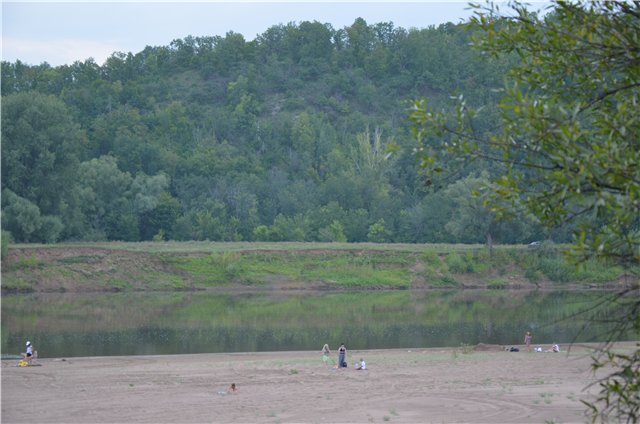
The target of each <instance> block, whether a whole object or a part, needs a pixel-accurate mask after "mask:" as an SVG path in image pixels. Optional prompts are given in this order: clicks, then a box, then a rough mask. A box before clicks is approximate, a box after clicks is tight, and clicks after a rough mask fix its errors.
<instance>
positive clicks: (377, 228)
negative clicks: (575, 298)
mask: <svg viewBox="0 0 640 424" xmlns="http://www.w3.org/2000/svg"><path fill="white" fill-rule="evenodd" d="M469 41H470V34H468V32H467V31H466V30H465V29H464V28H463V27H462V26H461V25H454V24H445V25H441V26H439V27H429V28H425V29H410V30H406V29H403V28H396V27H394V25H393V24H391V23H377V24H368V23H367V22H365V21H364V20H362V19H357V20H356V21H355V22H354V23H353V24H352V25H351V26H349V27H345V28H341V29H335V28H332V27H331V26H330V25H328V24H322V23H319V22H302V23H299V24H294V23H291V24H288V25H275V26H273V27H271V28H269V29H268V30H267V31H266V32H264V33H263V34H262V35H260V36H258V37H257V38H256V39H255V40H253V41H246V40H245V39H244V38H243V36H242V35H240V34H236V33H233V32H230V33H228V34H227V35H226V36H225V37H217V36H216V37H192V36H188V37H186V38H184V39H179V40H175V41H173V42H172V43H171V44H170V45H169V46H163V47H147V48H145V49H144V50H143V51H141V52H138V53H119V52H117V53H114V54H113V55H112V56H111V57H109V58H108V59H107V60H106V62H105V63H104V64H103V65H99V64H96V63H95V62H94V61H92V60H87V61H84V62H76V63H74V64H73V65H69V66H59V67H51V66H49V65H47V64H46V63H44V64H40V65H37V66H28V65H25V64H23V63H21V62H20V61H17V62H15V63H8V62H2V228H3V231H5V232H9V233H10V234H11V236H12V238H13V239H14V240H15V241H20V242H55V241H61V240H125V241H137V240H151V239H156V240H159V239H165V240H167V239H170V240H259V241H280V240H291V241H350V242H361V241H374V242H378V241H380V242H382V241H385V242H444V241H446V242H484V241H485V240H486V239H487V237H488V236H490V237H491V239H493V240H494V241H497V242H502V243H511V242H528V241H531V240H534V239H538V238H541V237H543V236H544V235H543V234H542V233H541V230H540V229H539V227H538V226H536V225H535V224H532V223H527V221H526V220H525V219H524V218H521V219H518V220H514V221H510V222H506V223H500V224H498V223H495V222H494V221H493V217H492V215H491V213H489V211H487V210H485V209H484V208H483V206H482V202H481V200H477V201H476V200H475V199H474V198H473V197H472V196H471V193H472V192H473V191H474V190H475V189H476V188H477V187H478V183H479V181H481V180H483V179H486V178H487V177H488V175H489V174H488V173H491V172H495V171H496V170H495V169H494V168H495V164H493V165H491V166H488V165H487V164H481V163H474V164H470V165H468V166H467V167H466V168H464V172H463V173H460V174H458V175H457V179H449V180H446V181H444V182H443V183H442V184H436V186H437V188H438V189H439V190H434V189H431V188H430V187H433V186H427V185H425V184H424V182H423V181H422V179H421V178H420V176H419V171H418V169H419V163H418V161H417V159H416V158H415V156H414V153H413V152H412V147H413V143H414V142H413V141H412V137H411V132H410V128H409V124H408V122H407V119H406V117H407V112H406V111H407V107H408V104H407V100H410V99H413V98H417V97H421V96H425V97H427V98H428V99H429V101H430V102H431V104H434V105H436V106H438V105H442V104H444V102H445V101H447V100H448V98H449V97H450V96H451V95H452V94H457V93H464V95H465V97H466V98H467V99H468V101H469V102H470V103H472V104H475V105H484V106H485V107H487V108H488V109H490V110H495V103H496V98H495V97H494V96H496V94H495V88H497V87H500V86H501V84H502V81H503V77H504V74H505V70H504V69H506V66H505V65H506V64H505V63H497V62H496V61H495V60H493V61H492V60H488V59H487V58H482V57H480V55H479V53H478V52H477V51H475V50H473V49H472V48H471V47H470V46H469ZM491 115H492V114H491V113H489V114H488V116H491ZM494 116H495V114H494ZM491 124H492V123H491V122H486V126H487V129H489V128H491ZM391 145H393V146H395V147H396V149H395V150H396V151H395V153H394V154H393V155H388V151H389V149H388V147H389V146H391ZM398 147H399V148H398ZM460 159H464V158H460ZM555 236H556V237H558V238H560V239H561V238H562V235H558V234H555Z"/></svg>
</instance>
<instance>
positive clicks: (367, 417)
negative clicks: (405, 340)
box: [1, 342, 634, 423]
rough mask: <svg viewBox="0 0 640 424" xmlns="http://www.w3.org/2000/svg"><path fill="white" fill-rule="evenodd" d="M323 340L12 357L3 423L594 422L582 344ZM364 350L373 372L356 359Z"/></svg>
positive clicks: (6, 367)
mask: <svg viewBox="0 0 640 424" xmlns="http://www.w3.org/2000/svg"><path fill="white" fill-rule="evenodd" d="M594 346H595V345H594ZM620 346H621V347H622V348H625V349H632V348H633V346H634V343H632V342H630V343H623V344H620ZM320 347H322V343H321V344H320V346H318V352H307V351H305V352H267V353H234V354H197V355H162V356H127V357H86V358H51V359H42V358H41V359H39V360H38V363H39V366H31V367H22V368H20V367H17V363H18V361H17V360H4V361H2V417H1V418H2V423H211V422H215V423H368V422H373V423H384V422H389V423H459V422H469V423H543V422H546V421H553V422H556V423H572V422H586V421H587V418H586V416H585V406H584V405H583V404H582V403H581V402H580V399H589V398H590V396H593V394H595V393H596V392H597V389H598V387H597V386H594V387H591V388H587V386H589V384H590V383H592V382H594V379H595V377H594V376H593V374H592V373H591V371H590V364H591V359H590V357H589V355H588V352H589V348H588V346H585V345H580V346H574V347H573V348H572V349H571V351H570V352H569V353H567V352H561V353H537V352H524V351H521V352H505V351H502V350H499V349H500V347H497V346H495V347H494V346H479V347H478V348H477V349H472V348H465V349H462V348H458V349H451V348H449V349H445V348H443V349H437V348H431V349H396V350H367V351H355V350H349V351H348V354H347V359H348V363H349V367H348V368H347V369H341V370H338V369H336V368H334V367H333V366H326V365H325V364H324V363H323V362H322V360H321V353H320ZM335 347H337V346H335ZM561 347H563V348H564V347H565V346H561ZM347 348H349V346H348V345H347ZM360 357H363V358H364V359H365V360H366V363H367V367H368V369H367V370H366V371H358V370H356V369H354V367H353V364H354V363H355V362H356V361H357V360H358V359H359V358H360ZM332 358H333V359H336V358H337V353H335V352H334V354H333V355H332ZM231 383H236V385H237V387H238V392H237V393H235V394H229V393H226V391H227V389H228V387H229V385H230V384H231Z"/></svg>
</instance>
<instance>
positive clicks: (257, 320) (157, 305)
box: [2, 291, 624, 356]
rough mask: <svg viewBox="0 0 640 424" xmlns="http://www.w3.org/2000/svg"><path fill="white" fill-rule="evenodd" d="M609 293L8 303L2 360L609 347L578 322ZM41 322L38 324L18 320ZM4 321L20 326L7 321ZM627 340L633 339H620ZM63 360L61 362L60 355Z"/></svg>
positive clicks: (594, 327) (10, 299) (13, 299)
mask: <svg viewBox="0 0 640 424" xmlns="http://www.w3.org/2000/svg"><path fill="white" fill-rule="evenodd" d="M601 296H602V293H594V292H544V293H541V292H515V293H514V292H506V291H464V292H463V291H458V292H455V291H443V292H435V291H420V292H411V291H390V292H361V293H355V292H332V293H323V294H309V293H304V294H301V293H294V294H290V295H279V296H277V297H274V296H272V295H270V294H263V293H245V294H242V295H236V294H213V293H197V292H196V293H161V294H158V293H144V294H142V293H134V294H123V293H117V294H100V295H95V296H84V295H56V296H42V295H20V296H7V297H5V298H3V335H4V336H5V337H3V341H2V342H3V352H7V351H8V352H11V349H8V350H5V349H4V347H5V346H7V347H8V346H21V343H22V342H23V341H22V339H23V338H24V337H25V335H28V336H30V337H36V336H38V338H39V339H40V340H39V343H38V345H39V346H42V345H43V344H44V345H45V346H47V351H48V352H49V355H48V356H70V355H75V356H78V355H126V354H167V353H189V352H192V353H197V352H237V351H278V350H318V349H320V347H322V345H323V344H324V343H329V344H330V346H333V345H337V344H338V343H340V342H341V341H345V342H346V343H347V347H348V348H351V349H375V348H404V347H439V346H460V345H461V344H468V345H473V344H477V343H492V344H505V345H512V344H520V343H521V342H522V340H521V338H522V334H523V331H525V330H526V329H531V328H534V344H547V343H551V342H560V343H567V342H571V341H574V339H576V340H577V341H584V342H587V341H601V340H604V338H601V337H605V336H606V335H607V334H608V326H607V325H608V324H607V321H608V319H609V318H613V317H615V315H614V314H616V313H617V312H618V311H617V310H616V309H615V308H613V307H610V308H603V309H602V310H598V315H597V316H599V317H601V318H602V320H601V321H599V322H596V321H591V322H586V323H585V322H584V321H583V320H581V319H577V317H579V315H578V316H576V315H577V314H578V313H579V312H581V311H584V310H585V309H587V308H589V307H591V306H593V305H596V304H597V302H598V300H599V299H600V298H601ZM33 311H36V312H37V316H38V317H39V318H38V320H25V321H21V320H17V319H15V317H21V316H24V315H27V316H28V315H29V313H32V312H33ZM5 317H11V318H9V319H5ZM576 337H577V338H576ZM621 337H624V335H621ZM53 352H56V355H53Z"/></svg>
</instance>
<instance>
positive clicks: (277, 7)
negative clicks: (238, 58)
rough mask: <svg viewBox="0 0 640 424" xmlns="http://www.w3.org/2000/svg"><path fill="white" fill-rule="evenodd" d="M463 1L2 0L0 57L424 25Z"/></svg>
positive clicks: (446, 18) (455, 10) (453, 13)
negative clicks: (303, 28) (318, 29)
mask: <svg viewBox="0 0 640 424" xmlns="http://www.w3.org/2000/svg"><path fill="white" fill-rule="evenodd" d="M467 8H468V2H467V1H464V2H463V1H454V0H448V1H447V0H441V1H427V0H422V1H413V2H381V1H377V2H372V1H367V2H365V1H360V2H348V3H347V2H329V1H316V2H304V1H280V2H270V1H253V2H248V1H235V2H220V1H200V2H189V3H183V2H150V1H138V2H128V1H116V2H89V1H82V2H79V1H71V2H52V1H48V2H47V1H45V2H33V1H17V2H11V1H8V2H7V1H3V2H2V60H6V61H10V62H15V61H16V60H18V59H19V60H20V61H22V62H24V63H27V64H30V65H38V64H40V63H42V62H47V63H49V64H50V65H52V66H58V65H62V64H71V63H73V62H74V61H76V60H80V61H84V60H86V59H88V58H90V57H92V58H93V59H94V60H95V61H96V62H97V63H98V64H100V65H102V64H103V63H104V61H105V59H106V58H107V57H109V56H110V55H111V54H112V53H113V52H125V53H128V52H132V53H134V54H135V53H138V52H140V51H142V50H144V48H145V47H146V46H167V45H169V44H170V43H171V41H173V40H175V39H178V38H185V37H186V36H188V35H193V36H196V37H197V36H214V35H221V36H224V35H225V34H226V33H227V32H228V31H234V32H237V33H241V34H243V35H244V37H245V39H247V40H253V39H254V38H255V37H256V35H259V34H262V33H263V32H264V31H266V30H267V29H268V28H269V27H271V26H273V25H278V24H287V23H289V22H295V23H297V24H299V23H300V22H303V21H314V20H315V21H319V22H322V23H330V24H331V25H332V26H333V27H334V28H336V29H339V28H343V27H345V26H349V25H351V24H352V23H353V21H354V20H355V19H356V18H358V17H361V18H363V19H365V20H366V21H367V23H368V24H370V25H371V24H375V23H378V22H393V23H394V25H395V26H396V27H402V28H405V29H409V28H426V27H428V26H430V25H439V24H441V23H444V22H454V23H459V22H461V21H462V20H465V19H466V18H467V17H469V16H470V15H471V13H472V12H471V11H470V10H465V9H467Z"/></svg>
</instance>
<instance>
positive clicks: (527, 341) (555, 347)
mask: <svg viewBox="0 0 640 424" xmlns="http://www.w3.org/2000/svg"><path fill="white" fill-rule="evenodd" d="M532 339H533V336H532V335H531V331H527V332H526V333H524V345H525V347H526V349H527V351H528V352H531V341H532ZM533 350H534V352H542V351H543V350H542V347H536V348H534V349H533ZM544 352H560V346H559V345H558V344H557V343H553V344H552V345H551V346H550V347H549V349H546V350H545V351H544Z"/></svg>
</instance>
